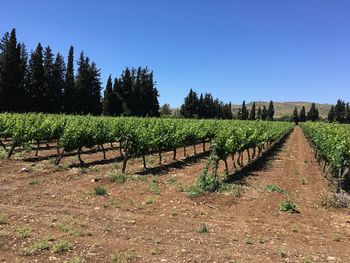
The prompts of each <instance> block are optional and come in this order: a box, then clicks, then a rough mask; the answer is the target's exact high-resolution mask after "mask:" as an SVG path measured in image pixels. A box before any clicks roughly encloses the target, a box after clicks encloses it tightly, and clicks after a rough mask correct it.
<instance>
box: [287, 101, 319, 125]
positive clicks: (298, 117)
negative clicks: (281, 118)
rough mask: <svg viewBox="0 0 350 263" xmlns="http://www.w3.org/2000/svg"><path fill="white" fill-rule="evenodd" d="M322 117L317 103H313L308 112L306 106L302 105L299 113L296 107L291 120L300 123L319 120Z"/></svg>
mask: <svg viewBox="0 0 350 263" xmlns="http://www.w3.org/2000/svg"><path fill="white" fill-rule="evenodd" d="M319 119H320V116H319V112H318V108H317V107H316V104H315V103H312V104H311V107H310V110H309V111H308V112H307V113H306V109H305V106H302V107H301V109H300V112H299V113H298V109H297V107H295V108H294V111H293V114H292V117H291V120H292V121H293V122H295V124H298V123H299V122H305V121H317V120H319Z"/></svg>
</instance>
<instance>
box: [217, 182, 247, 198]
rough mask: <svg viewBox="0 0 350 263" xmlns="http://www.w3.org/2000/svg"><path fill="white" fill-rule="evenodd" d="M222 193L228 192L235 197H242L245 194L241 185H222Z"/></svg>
mask: <svg viewBox="0 0 350 263" xmlns="http://www.w3.org/2000/svg"><path fill="white" fill-rule="evenodd" d="M219 190H220V191H227V192H230V193H232V194H233V195H234V196H235V197H241V196H242V192H243V187H242V185H239V184H225V183H222V184H221V185H220V189H219Z"/></svg>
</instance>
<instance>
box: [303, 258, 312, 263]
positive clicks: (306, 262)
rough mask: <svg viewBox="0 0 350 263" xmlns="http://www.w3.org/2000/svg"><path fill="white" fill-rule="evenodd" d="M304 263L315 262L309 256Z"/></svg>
mask: <svg viewBox="0 0 350 263" xmlns="http://www.w3.org/2000/svg"><path fill="white" fill-rule="evenodd" d="M303 262H304V263H312V262H313V260H312V258H311V257H310V256H307V257H306V258H304V261H303Z"/></svg>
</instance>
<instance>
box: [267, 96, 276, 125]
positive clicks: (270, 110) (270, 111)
mask: <svg viewBox="0 0 350 263" xmlns="http://www.w3.org/2000/svg"><path fill="white" fill-rule="evenodd" d="M274 114H275V110H274V107H273V102H272V100H271V101H270V103H269V107H268V109H267V120H269V121H273V115H274Z"/></svg>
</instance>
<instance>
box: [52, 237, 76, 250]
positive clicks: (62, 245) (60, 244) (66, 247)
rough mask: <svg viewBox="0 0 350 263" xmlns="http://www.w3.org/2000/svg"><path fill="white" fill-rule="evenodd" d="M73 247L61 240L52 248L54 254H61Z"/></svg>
mask: <svg viewBox="0 0 350 263" xmlns="http://www.w3.org/2000/svg"><path fill="white" fill-rule="evenodd" d="M70 248H71V246H70V244H69V242H68V241H66V240H61V241H59V242H57V243H56V244H54V245H53V246H52V252H53V253H61V252H64V251H68V250H70Z"/></svg>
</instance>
